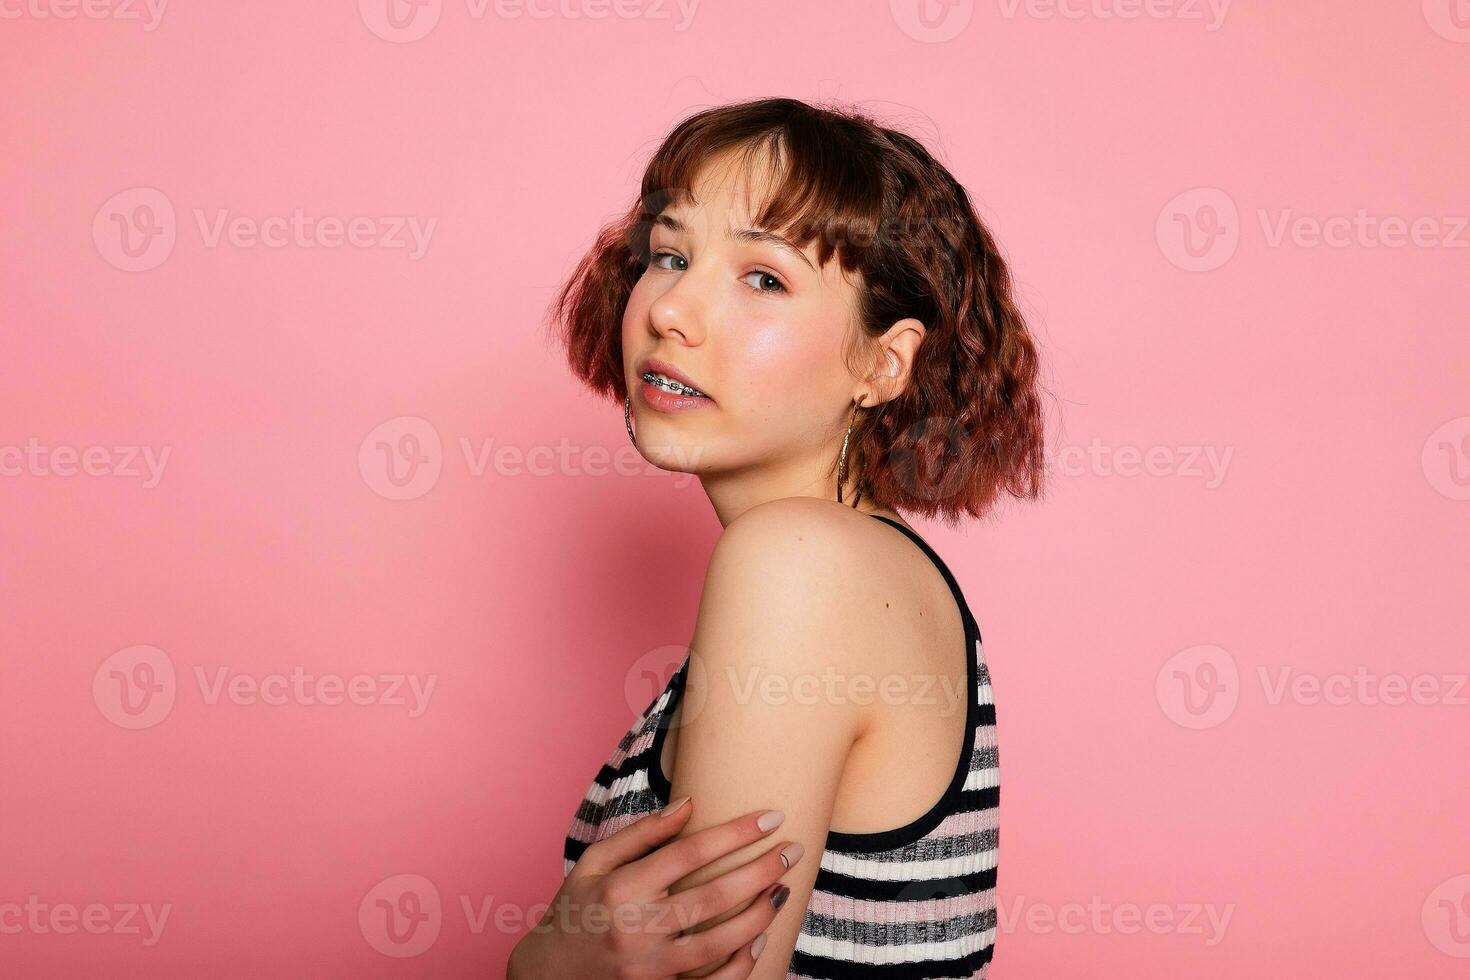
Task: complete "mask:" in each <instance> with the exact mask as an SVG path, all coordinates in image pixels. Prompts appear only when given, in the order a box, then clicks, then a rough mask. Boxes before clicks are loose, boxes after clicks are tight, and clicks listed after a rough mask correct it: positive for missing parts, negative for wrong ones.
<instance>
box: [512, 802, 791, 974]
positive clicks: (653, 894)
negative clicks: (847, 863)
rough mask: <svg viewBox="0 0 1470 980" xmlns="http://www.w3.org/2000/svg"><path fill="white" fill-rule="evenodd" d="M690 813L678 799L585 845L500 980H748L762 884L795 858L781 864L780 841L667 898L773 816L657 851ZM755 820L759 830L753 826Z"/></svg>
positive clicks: (772, 824)
mask: <svg viewBox="0 0 1470 980" xmlns="http://www.w3.org/2000/svg"><path fill="white" fill-rule="evenodd" d="M693 811H694V805H693V803H691V802H689V801H688V800H687V798H686V800H685V801H684V802H683V803H681V804H678V806H677V809H669V810H665V811H664V812H662V813H656V814H649V815H648V816H646V817H644V818H642V819H641V820H638V821H637V822H635V823H632V824H630V825H629V826H627V827H624V828H623V829H622V830H620V831H618V832H617V833H615V834H613V835H612V836H610V837H607V838H605V839H603V840H600V841H598V842H596V843H594V844H590V845H588V847H587V849H586V850H585V851H583V852H582V856H581V858H579V859H578V861H577V863H576V864H575V865H574V866H573V867H572V870H571V873H570V874H568V875H567V877H566V880H565V881H564V882H562V887H561V889H560V890H559V891H558V892H557V893H556V897H555V898H553V899H552V901H551V907H550V908H549V909H547V911H546V914H545V915H544V916H543V917H542V919H541V921H540V922H539V923H537V924H536V925H535V926H533V927H532V929H531V931H530V932H528V933H527V934H526V935H525V936H524V937H523V938H522V939H521V941H520V942H519V943H518V944H517V945H516V948H515V949H514V950H513V951H512V952H511V957H510V964H509V967H508V970H507V973H506V976H507V978H508V980H561V978H563V977H589V978H591V977H596V978H598V980H603V978H608V980H666V978H668V977H674V976H677V975H678V974H680V973H684V972H686V971H701V972H702V971H703V970H704V969H706V968H708V967H710V966H711V965H712V964H723V965H719V966H718V968H717V969H716V970H715V971H714V972H712V973H709V974H707V977H708V980H743V978H745V977H748V976H749V975H750V971H751V968H752V967H753V966H754V965H755V958H756V957H757V956H758V955H759V954H760V950H761V947H762V946H764V945H765V942H764V938H765V936H764V933H765V929H766V927H767V926H768V925H770V923H771V920H772V919H774V918H775V916H776V911H777V908H776V906H775V905H773V904H772V903H771V901H769V898H770V897H771V895H773V894H775V893H776V892H777V891H779V890H780V889H781V888H782V887H784V886H780V885H777V886H776V887H775V888H771V887H770V886H771V885H772V884H773V883H774V882H776V881H777V879H779V878H780V877H781V875H782V874H784V873H785V871H786V869H787V868H788V867H789V865H788V864H787V860H788V858H789V859H790V860H792V861H793V862H794V861H795V860H798V859H800V856H801V855H800V853H796V854H794V856H793V855H792V854H791V853H790V852H788V856H787V857H783V856H782V850H783V848H785V847H786V846H787V844H789V843H790V842H788V841H783V842H781V843H780V844H778V845H776V846H774V847H772V848H770V850H768V851H766V852H765V853H764V854H762V855H761V856H760V857H757V858H755V859H754V860H751V861H749V862H747V863H745V864H743V865H741V866H739V867H736V868H732V869H731V870H729V871H727V872H725V873H724V874H723V875H720V876H719V877H718V878H714V879H711V880H710V881H708V882H705V883H704V884H702V885H699V886H698V887H695V888H690V889H689V890H687V891H682V892H679V893H677V894H674V895H670V894H669V886H670V885H672V884H673V883H674V882H676V881H678V880H679V879H681V878H683V877H685V876H686V875H688V874H690V873H691V872H693V871H696V870H698V869H699V868H702V867H704V866H705V865H707V864H709V863H710V862H712V861H714V860H716V859H718V858H720V857H722V856H724V855H726V854H729V853H730V852H732V851H738V850H739V849H740V848H742V847H746V846H748V845H750V844H752V843H754V842H756V841H758V840H760V838H762V837H764V836H765V835H766V834H768V833H770V832H771V831H772V830H774V829H775V828H776V827H777V826H778V825H779V824H780V822H781V819H782V818H783V817H782V814H781V813H780V811H777V810H756V811H754V812H751V813H747V814H745V815H744V816H740V817H736V818H735V819H733V820H730V821H727V822H726V823H722V824H717V825H715V826H713V827H708V828H706V829H704V830H701V831H699V832H697V833H693V834H690V835H689V836H688V837H685V838H683V839H681V840H677V841H674V842H673V843H671V844H665V843H664V842H665V841H668V840H669V839H670V838H672V837H673V836H674V835H675V834H677V833H678V832H679V829H680V828H681V827H683V826H684V825H685V824H686V823H688V821H689V815H690V814H691V813H692V812H693ZM767 815H769V816H767ZM763 817H764V819H765V823H766V826H765V827H764V828H763V827H761V826H760V824H759V822H758V821H760V820H761V819H762V818H763ZM795 850H797V851H799V848H798V849H795ZM755 898H759V900H758V901H754V902H752V901H751V899H755ZM746 902H749V903H750V905H749V907H748V908H746V909H744V910H742V911H741V912H739V913H737V914H736V915H733V916H731V917H730V918H728V919H726V920H725V921H723V922H721V923H719V924H717V925H714V926H712V927H710V928H709V929H706V930H704V931H701V932H697V933H692V934H689V935H684V934H683V933H685V932H686V931H688V930H691V929H693V928H694V927H695V926H697V925H698V924H699V923H701V922H704V921H706V920H708V919H712V918H715V917H716V916H719V915H721V914H723V913H725V912H728V911H729V910H731V909H733V908H736V907H737V906H739V905H741V904H743V903H746Z"/></svg>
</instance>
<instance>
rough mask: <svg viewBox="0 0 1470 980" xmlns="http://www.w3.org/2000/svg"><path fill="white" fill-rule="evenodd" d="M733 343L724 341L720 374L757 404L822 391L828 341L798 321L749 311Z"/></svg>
mask: <svg viewBox="0 0 1470 980" xmlns="http://www.w3.org/2000/svg"><path fill="white" fill-rule="evenodd" d="M737 336H738V338H739V339H738V341H729V342H727V343H726V344H724V345H722V346H725V347H726V348H727V349H728V350H729V354H730V356H729V358H728V359H727V360H726V364H727V365H728V369H727V371H726V372H725V373H727V374H728V376H730V377H733V378H735V379H737V380H738V381H739V382H740V388H741V389H742V390H744V391H748V392H751V393H753V394H756V395H758V397H756V398H755V399H754V400H755V401H758V402H759V403H760V404H762V405H764V406H767V407H772V408H779V407H782V406H796V405H800V404H801V403H802V399H803V398H804V397H805V396H807V395H809V394H811V393H813V392H819V391H820V390H821V385H819V384H814V381H815V380H816V379H817V378H819V377H820V375H819V374H818V372H819V371H822V372H824V371H830V370H831V365H830V363H829V359H830V357H831V347H830V345H824V344H821V343H819V342H818V341H819V340H820V338H815V337H813V336H812V335H811V333H810V332H808V331H806V330H803V329H802V328H801V326H800V324H799V323H795V322H793V321H791V320H789V319H786V318H784V317H775V316H760V315H750V316H748V317H747V319H746V322H745V323H744V324H742V325H741V326H740V330H739V333H738V335H737Z"/></svg>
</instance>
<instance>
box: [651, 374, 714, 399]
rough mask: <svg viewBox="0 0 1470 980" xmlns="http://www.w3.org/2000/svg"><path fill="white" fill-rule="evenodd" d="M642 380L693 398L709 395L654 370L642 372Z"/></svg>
mask: <svg viewBox="0 0 1470 980" xmlns="http://www.w3.org/2000/svg"><path fill="white" fill-rule="evenodd" d="M643 380H644V381H647V382H648V383H649V384H655V385H658V386H659V387H660V388H663V389H664V390H666V391H672V392H674V393H675V394H678V395H690V396H692V397H694V398H708V397H709V396H708V395H706V394H705V393H704V392H702V391H700V390H699V389H698V388H691V387H689V386H688V385H686V384H682V383H680V382H678V381H675V380H674V379H673V378H668V377H665V376H664V375H662V374H659V373H657V372H655V371H645V372H643Z"/></svg>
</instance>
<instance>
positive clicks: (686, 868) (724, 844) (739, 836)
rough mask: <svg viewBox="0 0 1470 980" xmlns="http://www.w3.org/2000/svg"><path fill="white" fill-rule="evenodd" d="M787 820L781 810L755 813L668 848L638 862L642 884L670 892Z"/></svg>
mask: <svg viewBox="0 0 1470 980" xmlns="http://www.w3.org/2000/svg"><path fill="white" fill-rule="evenodd" d="M784 819H785V814H783V813H782V812H781V811H780V810H754V811H752V812H750V813H747V814H745V815H744V816H739V817H734V818H733V819H730V820H726V821H725V822H724V823H721V824H716V825H715V826H713V827H707V828H705V829H704V830H701V831H698V832H697V833H693V834H690V835H689V836H688V837H681V838H680V839H679V840H676V841H674V842H673V843H670V844H665V845H664V846H663V847H660V848H659V849H658V850H656V851H654V852H653V853H652V854H650V855H648V857H646V858H644V859H642V860H641V861H639V862H638V866H637V875H638V884H639V886H640V887H641V888H642V889H644V890H645V891H649V892H652V891H663V890H667V889H668V888H669V887H670V886H671V885H673V884H674V882H676V881H678V880H679V879H680V878H683V877H684V876H686V875H688V874H690V873H691V872H693V871H697V870H699V869H700V868H702V867H704V866H705V865H706V864H709V863H710V862H711V861H714V860H716V859H717V858H721V857H724V856H725V855H726V854H729V853H730V852H731V851H738V850H740V848H742V847H745V846H746V845H747V844H753V843H755V842H756V841H758V840H760V839H761V838H762V837H764V836H766V835H767V834H769V833H770V832H771V831H773V830H775V829H776V828H777V827H779V826H780V825H781V821H782V820H784ZM762 820H764V821H765V822H766V826H764V827H762V826H761V825H760V822H761V821H762ZM630 870H632V869H630Z"/></svg>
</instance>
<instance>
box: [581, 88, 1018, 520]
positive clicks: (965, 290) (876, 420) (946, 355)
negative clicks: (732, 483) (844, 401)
mask: <svg viewBox="0 0 1470 980" xmlns="http://www.w3.org/2000/svg"><path fill="white" fill-rule="evenodd" d="M726 150H734V151H737V152H738V154H740V155H741V157H740V158H741V159H743V160H744V161H746V162H748V161H749V160H750V159H751V158H752V157H753V155H754V154H756V153H757V152H759V151H766V152H767V153H768V154H769V159H771V160H774V161H776V164H777V167H778V174H779V177H778V181H777V182H778V186H776V187H775V188H774V189H773V192H772V193H771V194H770V195H769V196H768V198H767V199H766V200H765V201H764V202H763V204H762V207H761V211H760V214H759V215H758V216H756V219H755V220H756V222H757V224H758V225H759V226H760V227H761V228H764V229H767V230H771V231H775V232H777V233H779V234H783V235H785V237H787V238H789V239H790V240H792V241H793V242H795V243H797V244H798V245H800V246H802V247H806V246H807V245H808V244H809V243H810V242H812V241H813V240H817V239H820V244H819V245H818V249H817V253H818V257H819V259H820V262H821V264H822V265H823V266H824V267H825V265H826V264H827V262H828V261H829V260H830V259H831V258H832V257H833V256H834V255H835V256H836V257H837V259H838V261H839V262H840V264H841V268H842V269H843V271H844V272H847V273H849V274H850V273H853V272H856V273H858V283H857V288H858V290H859V297H860V299H859V304H858V307H857V309H858V315H857V320H858V326H859V328H860V329H859V330H855V331H853V333H852V335H851V337H850V339H849V342H848V344H847V345H846V348H845V350H844V355H843V356H844V357H845V358H846V359H847V363H848V365H849V367H851V366H852V365H853V364H854V363H856V362H857V360H858V356H859V354H860V351H861V349H862V348H863V346H864V341H865V340H867V339H869V338H872V337H877V336H881V335H882V334H883V333H884V332H886V331H887V329H888V328H889V327H891V326H892V325H893V324H894V323H895V322H897V321H898V320H901V319H904V318H906V317H913V318H915V319H917V320H919V321H920V322H921V323H923V324H924V327H925V335H924V339H923V341H922V342H921V343H920V345H919V348H918V351H917V353H916V355H915V361H914V364H913V370H912V378H911V383H910V384H908V385H906V386H905V389H904V390H903V391H902V392H901V393H900V394H898V395H897V396H896V397H894V398H892V399H890V400H889V401H887V402H884V403H883V404H881V405H877V406H874V407H872V408H869V409H862V410H859V412H858V413H857V418H856V421H855V422H854V424H853V430H852V437H851V440H850V442H849V446H848V459H849V468H850V470H851V471H852V472H855V473H857V474H858V475H859V483H858V492H859V493H860V494H861V493H866V494H867V495H868V496H869V497H870V498H871V499H872V500H874V501H875V502H876V503H878V504H879V505H881V506H886V507H889V508H891V509H893V510H896V511H905V512H909V513H913V514H918V515H922V516H924V517H937V518H940V519H942V520H944V521H946V522H947V523H950V524H954V523H956V522H957V521H958V520H959V518H960V517H961V515H965V514H968V515H970V516H973V517H980V516H982V515H984V514H986V513H988V512H989V511H990V510H991V508H992V507H993V506H994V505H995V504H996V502H997V499H998V498H999V497H1000V496H1001V495H1002V494H1004V493H1010V494H1011V495H1012V496H1015V497H1019V498H1036V497H1039V496H1041V493H1042V484H1043V478H1044V475H1045V463H1044V456H1043V452H1044V451H1043V421H1042V411H1041V405H1040V398H1039V384H1038V381H1037V372H1038V367H1039V359H1038V357H1037V352H1036V345H1035V344H1034V342H1033V340H1032V337H1031V333H1030V331H1029V330H1028V328H1027V326H1026V323H1025V321H1024V320H1023V318H1022V316H1021V313H1020V311H1019V310H1018V309H1017V304H1016V301H1015V298H1014V296H1013V289H1012V283H1011V274H1010V270H1009V268H1008V267H1007V265H1006V262H1005V260H1004V259H1003V258H1002V257H1001V254H1000V251H999V249H998V248H997V246H996V243H995V239H994V238H993V237H992V236H991V234H990V232H989V230H988V229H987V228H986V227H985V225H984V224H983V223H982V222H981V221H980V218H979V217H978V215H977V214H976V213H975V209H974V206H973V205H972V204H971V202H970V199H969V196H968V195H967V194H966V192H965V190H964V188H963V187H961V186H960V184H959V183H958V182H957V181H956V180H955V179H954V177H953V176H951V174H950V173H949V171H948V170H946V169H945V168H944V167H943V166H942V165H941V164H940V163H939V162H938V161H936V160H935V159H934V157H933V156H931V155H930V153H929V152H928V151H927V150H926V149H925V148H924V147H923V146H922V145H920V143H919V142H918V141H917V140H916V139H914V138H913V137H912V136H909V135H907V134H905V133H902V132H898V131H896V130H894V129H889V128H886V127H883V126H881V125H879V124H878V123H876V122H875V121H874V120H873V119H872V118H871V117H869V116H868V115H866V114H865V113H863V112H862V111H859V110H857V109H852V108H831V107H818V106H813V105H810V104H808V103H806V102H802V101H799V100H797V99H788V98H770V99H758V100H754V101H749V102H741V103H736V104H732V105H726V106H718V107H715V108H711V109H706V110H704V111H701V112H698V113H696V114H695V115H692V116H690V117H689V118H687V119H685V120H684V121H683V122H681V123H679V125H678V126H677V127H675V128H674V130H673V131H672V132H671V133H670V134H669V135H668V137H667V138H666V139H665V140H664V142H663V144H662V145H661V146H660V147H659V148H658V150H657V152H655V153H654V155H653V158H652V160H651V161H650V162H649V163H648V166H647V168H646V169H645V171H644V174H643V180H642V188H641V192H640V194H639V197H638V199H637V200H636V201H635V202H633V204H632V205H631V206H630V207H629V208H628V210H627V212H626V213H625V214H623V215H622V216H621V217H619V218H617V219H615V220H613V221H612V222H610V223H608V224H607V225H605V226H604V227H603V229H602V230H601V232H600V233H599V234H598V236H597V239H596V242H595V244H594V245H593V247H592V248H591V250H590V251H588V252H587V254H586V255H584V256H583V257H582V259H581V261H580V262H579V263H578V265H577V267H576V269H575V271H574V272H573V273H572V274H571V276H570V277H569V278H568V280H567V281H566V282H565V283H564V284H563V286H562V287H561V290H560V292H559V294H558V296H557V298H556V300H555V303H554V305H553V307H552V315H553V327H554V328H556V334H557V337H558V339H559V340H560V341H561V343H562V344H564V345H565V348H566V353H567V359H568V362H569V364H570V366H571V368H572V371H573V373H574V374H575V375H576V376H577V377H578V378H580V379H581V380H582V381H583V382H584V383H585V384H586V385H587V386H588V387H589V388H591V389H592V390H593V391H594V392H595V393H597V394H599V395H605V396H607V397H609V398H612V399H614V400H616V401H619V402H621V401H622V400H623V399H624V397H625V396H626V395H627V393H628V390H627V385H626V379H625V378H624V377H623V351H622V321H623V313H624V311H625V309H626V308H627V303H628V297H629V294H630V293H631V292H632V290H633V287H634V285H635V284H636V283H637V282H638V280H639V278H640V277H641V276H642V275H643V272H644V269H645V267H646V265H647V263H648V261H649V245H648V242H649V235H650V232H651V229H652V227H653V223H654V218H655V217H656V216H657V215H658V214H659V213H660V212H661V211H662V210H663V209H664V208H665V207H667V206H669V205H670V204H671V203H673V202H674V201H675V200H676V199H678V198H679V197H680V196H681V195H688V194H690V193H691V191H690V188H691V187H692V185H693V181H694V180H695V179H696V178H697V177H698V175H699V173H700V171H701V168H702V166H703V164H704V163H705V162H706V161H708V160H709V159H710V158H711V157H713V156H715V155H717V154H721V153H723V152H724V151H726ZM855 373H857V372H855ZM836 465H837V463H836V460H835V459H834V460H833V469H834V471H835V468H836Z"/></svg>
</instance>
